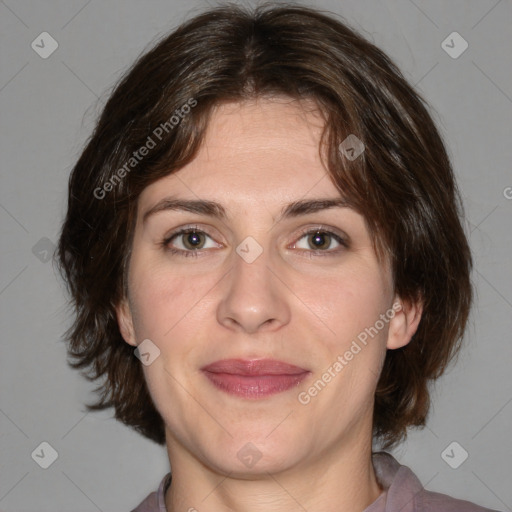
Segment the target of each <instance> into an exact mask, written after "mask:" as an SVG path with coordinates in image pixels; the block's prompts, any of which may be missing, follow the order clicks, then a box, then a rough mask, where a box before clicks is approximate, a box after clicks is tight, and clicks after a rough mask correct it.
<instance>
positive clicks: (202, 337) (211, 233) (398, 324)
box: [118, 99, 416, 475]
mask: <svg viewBox="0 0 512 512" xmlns="http://www.w3.org/2000/svg"><path fill="white" fill-rule="evenodd" d="M176 129H179V127H177V128H176ZM321 130H322V121H321V118H320V117H319V115H318V114H317V113H314V112H313V111H308V112H305V111H303V110H301V109H300V107H299V106H298V104H297V103H294V102H291V101H281V102H277V101H276V100H274V101H271V100H269V99H260V100H258V101H254V102H244V103H241V104H229V105H224V106H222V107H219V108H218V109H217V110H216V111H215V113H214V115H213V117H212V118H211V122H210V125H209V129H208V132H207V136H206V139H205V141H204V144H203V146H202V148H201V149H200V151H199V153H198V154H197V157H196V158H195V159H194V160H193V161H192V162H191V163H189V164H188V165H187V166H185V167H184V168H182V169H180V170H179V171H178V172H176V173H175V174H173V175H169V176H167V177H165V178H163V179H160V180H159V181H157V182H155V183H153V184H152V185H151V186H149V187H147V188H146V189H145V190H144V191H143V193H142V195H141V196H140V198H139V203H138V218H137V224H136V229H135V235H134V240H133V251H132V255H131V260H130V267H129V284H128V288H129V300H128V301H126V302H124V303H123V304H121V305H120V306H119V308H118V319H119V324H120V327H121V332H122V333H123V336H124V338H125V339H126V341H127V342H128V343H130V344H132V345H134V346H135V345H138V344H139V343H141V342H142V341H143V340H150V341H149V342H148V341H146V342H145V345H143V347H144V348H143V350H141V352H143V353H145V354H149V355H145V356H144V357H143V359H144V358H145V359H146V361H145V363H146V364H145V365H144V366H143V369H144V373H145V378H146V380H147V384H148V387H149V390H150V393H151V396H152V399H153V401H154V404H155V406H156V407H157V409H158V411H159V412H160V414H161V416H162V417H163V419H164V421H165V424H166V436H167V444H168V448H169V453H170V455H171V464H172V463H173V460H172V456H173V454H175V457H176V459H180V458H183V457H185V456H192V457H193V458H195V459H197V460H199V461H201V462H202V463H204V464H206V465H207V466H208V467H210V468H214V469H215V470H218V471H221V472H223V473H228V472H235V473H237V474H240V475H243V474H250V473H257V472H267V471H268V472H276V471H279V470H284V469H287V468H294V467H295V468H299V467H301V465H303V464H312V463H314V462H318V461H319V460H322V459H325V457H331V456H335V455H336V454H340V453H341V452H342V451H345V452H346V453H350V452H356V451H358V450H359V451H360V447H361V446H370V445H371V422H372V411H373V396H374V391H375V387H376V383H377V380H378V376H379V374H380V370H381V367H382V364H383V360H384V357H385V353H386V348H397V347H399V346H402V345H404V344H406V343H407V342H408V341H409V339H410V336H411V335H412V331H411V330H414V329H415V325H416V324H415V323H414V322H412V323H409V324H407V322H406V320H407V317H406V316H405V315H406V312H405V313H404V310H400V311H399V310H398V308H397V307H396V303H397V299H398V298H397V297H395V296H394V294H393V286H392V280H391V274H390V271H389V268H388V267H387V266H383V265H381V264H380V263H379V262H378V260H377V258H376V255H375V253H374V250H373V248H372V244H371V241H370V236H369V233H368V231H367V228H366V226H365V222H364V219H363V217H362V215H360V214H359V213H357V212H355V211H354V210H352V209H350V208H348V207H345V206H343V205H342V204H341V205H336V204H334V205H331V207H326V206H327V203H325V201H334V202H335V201H336V200H338V199H340V195H339V193H338V191H337V189H336V187H335V186H334V185H333V183H332V182H331V180H330V178H329V175H328V173H327V171H326V170H325V168H324V167H323V165H322V163H321V161H320V157H319V154H318V147H319V141H320V134H321ZM165 201H167V202H165ZM171 201H187V202H193V204H192V203H189V204H188V209H187V208H185V207H183V204H181V206H180V203H176V202H175V203H172V202H171ZM205 201H207V202H208V203H207V204H204V203H202V202H205ZM322 201H323V202H324V203H322ZM212 203H216V204H218V206H216V207H213V208H212ZM302 203H304V204H306V203H309V207H307V205H306V207H303V208H301V207H300V205H301V204H302ZM290 205H291V206H290ZM155 207H156V208H155ZM151 210H153V211H152V213H151ZM221 210H222V212H223V213H224V215H223V216H221V215H220V211H221ZM148 212H149V213H148ZM180 229H186V230H189V232H188V233H185V234H183V233H182V234H175V233H176V232H177V231H179V230H180ZM190 231H191V232H190ZM394 304H395V307H394ZM406 309H407V308H406ZM158 350H159V351H160V352H159V354H158ZM213 363H215V364H213Z"/></svg>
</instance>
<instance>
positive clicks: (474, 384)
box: [0, 0, 512, 512]
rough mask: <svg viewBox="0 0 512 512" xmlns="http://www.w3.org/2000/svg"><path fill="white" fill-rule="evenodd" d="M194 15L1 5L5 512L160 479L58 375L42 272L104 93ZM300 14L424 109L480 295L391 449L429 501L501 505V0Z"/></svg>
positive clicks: (129, 494) (61, 355)
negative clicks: (455, 186) (449, 162)
mask: <svg viewBox="0 0 512 512" xmlns="http://www.w3.org/2000/svg"><path fill="white" fill-rule="evenodd" d="M207 5H214V3H213V2H206V1H197V0H196V1H190V0H187V1H181V0H180V1H178V0H174V1H169V0H167V1H164V0H159V1H148V2H141V1H139V2H137V1H134V0H129V1H125V0H123V1H121V0H116V1H109V2H100V1H98V0H91V1H87V0H71V1H70V0H51V1H50V0H49V1H44V2H43V1H39V2H36V1H23V0H5V1H0V34H1V50H0V51H1V54H0V57H1V71H0V108H1V124H0V130H1V155H2V178H1V179H2V186H1V193H0V229H1V234H2V249H1V261H2V266H1V272H0V304H1V322H2V323H1V325H2V331H1V334H2V357H1V361H0V364H1V372H0V379H1V380H0V393H1V397H0V431H1V437H0V449H1V464H2V465H1V474H0V510H2V511H9V512H11V511H29V510H38V511H40V512H44V511H53V512H55V511H64V510H66V511H69V510H73V511H96V510H101V511H105V512H106V511H128V510H130V509H131V508H133V507H134V506H135V505H136V504H138V503H139V502H140V501H141V500H142V498H143V497H145V496H146V494H147V493H149V492H150V491H152V490H154V489H155V488H156V486H157V484H158V483H159V482H160V480H161V478H162V477H163V475H164V474H165V473H166V472H167V471H168V461H167V454H166V452H165V449H164V448H162V447H159V446H158V445H156V444H154V443H152V442H151V441H147V440H145V439H144V438H142V437H141V436H139V435H138V434H136V433H134V432H132V431H131V430H130V429H128V428H127V427H125V426H123V425H121V424H120V423H118V422H117V421H115V420H114V419H112V417H111V416H112V411H105V412H103V413H97V414H86V413H85V412H84V408H83V405H82V404H83V402H84V401H86V400H88V399H90V398H91V390H92V388H93V384H90V383H88V382H87V381H86V380H85V379H83V378H82V377H81V376H80V374H79V373H78V372H77V371H74V370H72V369H70V368H69V367H68V366H67V364H66V352H65V346H64V344H63V342H62V341H61V340H60V337H61V335H62V333H63V331H64V330H65V328H66V327H67V326H68V324H69V316H68V315H67V313H66V307H65V304H66V297H65V294H64V288H63V285H62V283H60V282H59V280H58V279H57V276H56V273H55V271H54V270H53V268H52V265H51V263H49V262H45V259H46V258H47V257H48V254H50V253H51V251H52V250H53V245H52V244H55V243H56V241H57V237H58V233H59V225H60V222H61V220H62V216H63V214H64V211H65V204H66V203H65V201H66V187H67V179H68V176H69V172H70V170H71V168H72V166H73V163H74V161H75V160H76V158H77V157H78V155H79V153H80V150H81V148H82V147H83V144H84V142H85V140H86V138H87V137H88V136H89V134H90V133H91V130H92V128H93V124H94V120H95V119H96V116H97V115H98V114H99V112H100V110H101V107H102V105H104V102H105V99H106V97H107V95H108V92H109V91H110V90H111V87H112V86H113V85H114V83H115V82H116V80H117V79H118V78H119V76H120V74H121V73H122V72H123V71H124V70H125V69H126V68H127V66H129V65H130V64H131V63H132V62H133V60H134V59H135V58H136V57H137V56H138V55H139V54H140V53H141V52H142V51H143V50H145V49H147V48H148V47H149V46H150V44H151V42H152V41H154V40H155V39H156V38H157V37H158V36H161V35H163V34H164V33H166V32H168V31H169V30H171V29H172V28H173V27H175V26H176V25H177V24H178V23H180V22H181V21H183V20H184V19H186V18H188V17H190V16H191V15H193V14H194V13H196V12H198V11H199V10H201V8H202V7H205V6H207ZM308 5H311V6H317V7H320V8H326V9H329V10H331V11H333V12H335V13H338V14H341V15H342V16H343V17H345V19H346V20H347V21H348V22H349V23H350V24H351V25H352V26H353V27H355V28H356V29H358V30H360V31H361V32H362V33H363V34H364V35H366V36H367V37H368V38H370V39H371V40H372V41H373V42H375V43H376V44H377V45H379V46H380V47H382V48H383V49H384V50H385V51H386V52H387V53H389V55H390V56H391V57H392V58H393V59H394V60H395V61H396V62H397V64H398V65H399V66H400V67H401V69H402V70H403V72H404V74H405V76H406V77H407V78H408V79H409V80H410V81H411V82H412V83H413V84H416V85H417V86H418V88H419V90H420V92H422V93H423V94H424V96H425V97H426V99H427V100H428V101H429V102H430V103H431V104H432V105H433V106H434V108H435V109H436V112H437V113H435V114H434V115H435V119H436V121H437V122H438V124H439V126H440V129H441V131H442V133H443V134H444V136H445V139H446V141H447V145H448V146H449V150H450V154H451V156H452V158H453V163H454V167H455V170H456V173H457V176H458V179H459V182H460V186H461V190H462V193H463V196H464V200H465V205H466V210H467V218H468V221H467V230H468V232H469V233H470V241H471V246H472V249H473V251H474V257H475V263H476V269H475V272H474V275H473V281H474V284H475V287H476V291H477V297H476V302H475V307H474V310H473V314H472V317H471V322H470V326H469V329H468V332H467V336H466V349H465V351H464V352H463V354H462V355H461V357H460V358H459V361H458V364H457V365H456V366H453V367H452V368H451V369H450V371H449V372H448V373H447V374H446V375H445V376H444V377H443V378H442V379H441V380H440V381H438V383H437V384H436V386H435V388H434V390H433V402H434V406H433V409H432V412H431V415H430V417H429V421H428V425H427V428H425V429H424V430H422V431H412V432H411V434H410V436H409V439H408V441H407V442H406V443H405V444H403V445H402V446H400V447H399V448H398V449H396V450H395V451H394V452H393V454H394V455H395V456H396V457H397V458H398V459H399V460H400V461H401V462H402V463H403V464H406V465H409V466H410V467H411V468H412V469H413V470H414V471H415V472H416V474H417V475H418V477H419V478H420V480H421V481H422V483H423V484H424V485H425V486H426V487H427V488H428V489H431V490H436V491H438V492H444V493H447V494H450V495H453V496H457V497H460V498H465V499H468V500H470V501H475V502H477V503H479V504H481V505H484V506H487V507H490V508H495V509H498V510H502V511H504V510H512V486H511V485H510V475H511V474H512V470H511V464H510V456H511V455H512V442H511V438H510V425H511V423H512V422H511V419H512V404H511V401H512V381H511V378H510V362H511V355H512V343H511V334H510V333H511V327H512V323H511V320H510V318H511V316H512V268H511V265H510V254H509V253H510V249H511V247H512V243H511V242H512V236H511V231H510V221H511V220H512V218H511V213H512V188H510V187H512V173H511V171H510V162H511V156H512V149H511V148H512V144H511V143H510V127H511V124H510V121H511V113H512V80H511V78H512V76H511V66H510V48H512V41H511V39H512V31H511V21H512V4H511V3H510V2H509V1H505V0H501V1H497V0H485V1H484V0H482V1H451V2H450V3H449V4H447V3H446V2H443V1H441V0H436V1H429V2H426V1H420V0H415V1H414V2H413V1H411V0H394V1H389V2H377V1H370V0H363V1H358V2H357V1H342V2H340V1H334V0H331V1H328V0H323V1H310V2H308ZM453 31H457V32H459V33H460V34H461V36H462V37H463V38H464V39H465V40H466V41H467V42H468V44H469V47H468V49H467V50H466V51H465V52H464V53H463V54H462V55H460V56H459V57H458V58H452V57H451V56H449V55H448V54H447V53H446V52H445V51H444V49H443V48H442V47H441V43H442V41H443V40H445V38H446V37H447V36H448V35H449V34H451V33H452V32H453ZM42 32H48V33H49V34H51V36H52V37H53V38H54V39H55V40H56V41H57V42H58V45H59V46H58V49H57V50H56V51H55V52H54V53H53V54H52V55H51V56H49V57H48V58H47V59H43V58H41V57H40V56H39V54H38V53H36V52H35V51H34V50H33V49H32V47H31V43H32V41H34V40H36V42H37V39H36V38H38V36H39V34H41V33H42ZM39 41H40V39H39ZM454 44H455V43H454ZM458 44H459V43H457V45H458ZM46 48H48V46H46ZM455 48H456V49H457V48H458V46H456V47H455ZM41 239H42V240H41ZM34 247H35V248H34ZM45 251H46V252H45ZM43 441H46V442H48V443H49V444H50V445H51V446H52V447H53V448H54V449H55V450H56V451H57V452H58V458H57V459H56V460H55V462H54V463H53V464H52V465H51V466H50V467H49V468H48V469H42V468H41V467H40V466H39V465H38V464H36V462H35V461H34V460H33V458H32V457H31V454H32V452H33V451H34V450H35V449H36V448H37V447H38V446H39V445H40V443H41V442H43ZM453 441H456V442H457V443H459V445H460V446H462V447H463V448H464V449H465V450H466V451H467V452H468V454H469V457H468V458H467V460H465V461H464V463H463V464H461V465H460V466H459V467H458V468H457V469H452V468H451V467H450V466H449V465H448V464H447V463H446V462H445V460H443V458H442V456H441V454H442V452H443V451H444V450H445V448H446V447H447V446H448V445H449V444H450V443H452V442H453ZM47 453H48V452H47ZM452 453H453V457H452V458H455V459H456V458H457V457H460V454H461V453H462V452H461V449H460V448H458V447H456V449H455V450H454V452H450V454H452Z"/></svg>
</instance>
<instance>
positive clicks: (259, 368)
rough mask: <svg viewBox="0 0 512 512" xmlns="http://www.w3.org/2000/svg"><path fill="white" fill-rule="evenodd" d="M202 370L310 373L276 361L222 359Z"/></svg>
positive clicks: (247, 372) (288, 373) (249, 373)
mask: <svg viewBox="0 0 512 512" xmlns="http://www.w3.org/2000/svg"><path fill="white" fill-rule="evenodd" d="M201 370H203V371H207V372H212V373H228V374H232V375H300V374H302V373H305V372H307V371H308V370H306V369H304V368H300V367H299V366H295V365H293V364H288V363H285V362H283V361H277V360H275V359H222V360H219V361H215V362H214V363H211V364H208V365H206V366H203V367H202V368H201Z"/></svg>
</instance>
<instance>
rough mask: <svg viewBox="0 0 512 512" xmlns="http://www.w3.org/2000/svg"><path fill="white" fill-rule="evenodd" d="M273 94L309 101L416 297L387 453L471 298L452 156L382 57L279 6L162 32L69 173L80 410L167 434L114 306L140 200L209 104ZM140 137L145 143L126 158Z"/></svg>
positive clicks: (418, 421) (401, 352)
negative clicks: (105, 412) (91, 398)
mask: <svg viewBox="0 0 512 512" xmlns="http://www.w3.org/2000/svg"><path fill="white" fill-rule="evenodd" d="M283 95H284V96H287V97H290V98H292V99H297V100H300V99H312V100H314V102H315V104H316V105H318V107H319V109H320V111H321V112H322V114H323V116H324V119H325V129H324V132H323V135H322V142H324V143H325V144H321V147H324V148H327V149H326V151H325V154H323V157H324V158H325V159H326V161H327V168H328V170H329V173H330V175H331V177H332V179H333V182H334V183H335V184H336V186H337V187H338V189H339V191H340V194H341V195H342V196H343V197H345V198H347V200H348V201H350V203H351V205H352V206H353V207H354V208H355V209H356V210H357V211H359V212H360V213H361V214H363V215H364V217H365V219H366V222H367V225H368V228H369V230H370V234H371V236H372V241H373V243H374V248H375V250H376V252H377V254H378V255H379V257H381V256H382V255H386V256H387V257H389V261H390V264H391V268H392V274H393V280H394V286H395V292H396V293H397V294H398V295H399V296H400V297H401V298H402V299H403V300H406V301H407V300H411V301H416V300H421V301H422V302H423V316H422V319H421V322H420V324H419V327H418V329H417V331H416V333H415V335H414V336H413V338H412V340H411V342H410V343H409V344H407V345H406V346H404V347H402V348H399V349H396V350H388V351H387V355H386V359H385V363H384V367H383V370H382V374H381V376H380V380H379V382H378V385H377V390H376V394H375V407H374V419H373V434H374V438H376V439H379V440H380V441H381V442H382V446H383V447H384V448H389V447H392V446H394V445H395V444H397V443H398V442H400V441H401V440H403V439H404V438H405V437H406V433H407V427H408V426H412V425H416V426H421V425H424V424H425V421H426V417H427V414H428V411H429V406H430V395H429V389H428V384H429V381H432V380H434V379H436V378H437V377H439V376H440V375H441V374H442V373H443V371H444V370H445V368H446V366H447V364H448V363H449V362H450V361H451V360H452V358H453V357H454V355H455V354H456V353H457V352H458V350H459V348H460V343H461V340H462V336H463V333H464V329H465V325H466V322H467V318H468V314H469V309H470V304H471V298H472V290H471V284H470V271H471V265H472V262H471V254H470V250H469V247H468V243H467V240H466V236H465V234H464V230H463V228H462V225H461V221H460V218H461V215H462V204H461V200H460V196H459V192H458V190H457V187H456V183H455V181H454V176H453V172H452V169H451V164H450V161H449V158H448V156H447V153H446V150H445V147H444V145H443V142H442V139H441V137H440V135H439V133H438V131H437V129H436V126H435V124H434V122H433V120H432V118H431V116H430V115H429V113H428V111H427V107H428V105H427V103H426V102H425V100H424V99H423V98H421V96H419V95H418V93H417V92H416V91H414V89H413V88H412V87H411V86H410V85H409V84H408V83H407V82H406V80H405V79H404V78H403V76H402V74H401V73H400V71H399V70H398V69H397V67H396V66H395V65H394V63H393V62H392V61H391V60H390V59H389V58H388V57H387V56H386V55H385V54H384V53H383V52H382V51H381V50H379V49H378V48H377V47H375V46H374V45H373V44H371V43H370V42H368V41H367V40H365V39H364V38H363V37H361V36H360V35H359V34H357V33H356V32H354V31H353V30H352V29H350V28H349V27H348V26H346V24H345V23H342V22H340V21H338V20H337V19H335V18H334V17H333V16H331V15H329V14H325V13H323V12H320V11H318V10H315V9H311V8H306V7H302V6H296V5H290V4H286V5H283V3H282V2H280V3H279V4H267V5H263V6H260V7H257V8H255V9H254V10H251V9H248V8H244V7H239V6H235V5H232V4H225V5H223V6H221V7H217V8H214V9H211V10H208V11H206V12H204V13H201V14H199V15H197V16H196V17H194V18H193V19H191V20H189V21H188V22H185V23H184V24H182V25H181V26H180V27H178V28H177V29H176V30H174V31H173V32H172V33H171V34H170V35H168V36H166V37H165V38H164V39H163V40H161V41H160V42H159V43H158V44H157V45H156V46H155V47H154V48H153V49H152V50H150V51H149V52H147V53H146V54H145V55H143V56H142V57H140V58H139V59H138V61H137V62H136V63H135V64H134V65H133V67H132V68H131V69H130V70H129V71H128V72H127V74H126V75H125V76H124V77H123V78H122V79H121V80H120V82H119V84H118V85H117V87H116V88H115V90H114V91H113V93H112V94H111V96H110V98H109V100H108V102H107V103H106V105H105V107H104V110H103V112H102V114H101V116H100V118H99V121H98V122H97V125H96V128H95V130H94V132H93V134H92V136H91V138H90V139H89V141H88V143H87V145H86V147H85V149H84V150H83V152H82V154H81V156H80V158H79V160H78V162H77V163H76V165H75V167H74V169H73V171H72V174H71V176H70V180H69V190H68V210H67V215H66V218H65V220H64V223H63V226H62V232H61V235H60V240H59V245H58V251H57V260H58V265H59V270H60V271H61V273H62V276H63V278H64V279H65V281H66V283H67V286H68V291H69V293H70V295H71V297H72V301H71V305H72V309H73V313H74V322H73V324H72V325H71V327H70V328H69V329H68V331H67V332H66V334H65V337H66V341H67V343H68V354H69V355H70V356H71V357H72V358H73V359H74V361H73V362H70V363H69V364H70V365H71V366H72V367H74V368H83V369H87V371H85V370H82V373H83V374H84V375H85V376H86V377H87V378H88V379H89V380H91V381H92V380H95V379H98V378H100V377H102V378H104V382H103V383H102V384H101V385H100V386H99V387H97V388H96V389H95V392H96V393H98V394H99V399H98V401H97V402H96V403H94V404H86V405H87V409H88V410H98V409H104V408H106V407H111V406H113V407H114V408H115V417H116V418H117V419H118V420H120V421H121V422H123V423H125V424H126V425H129V426H131V427H133V428H134V429H135V430H137V431H138V432H140V433H141V434H143V435H144V436H146V437H147V438H149V439H152V440H154V441H155V442H157V443H160V444H164V443H165V434H164V423H163V420H162V417H161V416H160V414H159V413H158V411H157V410H156V408H155V406H154V403H153V401H152V399H151V397H150V394H149V392H148V388H147V386H146V383H145V380H144V375H143V372H142V367H141V364H140V362H139V360H138V359H137V358H136V357H134V352H133V347H132V346H130V345H128V344H127V343H125V342H124V340H123V338H122V336H121V334H120V331H119V328H118V324H117V319H116V312H115V306H116V305H117V304H119V302H120V300H121V299H122V298H123V297H124V296H125V293H126V291H127V290H126V285H125V283H126V268H127V262H128V261H129V257H130V248H131V243H132V236H133V231H134V221H135V218H136V211H137V200H138V197H139V195H140V193H141V192H142V190H143V189H144V188H145V187H147V186H148V185H149V184H151V183H153V182H154V181H156V180H158V179H159V178H162V177H164V176H166V175H168V174H171V173H172V172H174V171H176V170H177V169H180V168H181V167H183V166H184V165H186V164H187V163H188V162H190V161H191V160H192V159H193V158H194V156H195V154H196V153H197V151H198V149H199V147H200V144H201V141H202V140H203V137H204V134H205V130H206V128H207V126H208V119H209V117H210V115H211V112H212V109H213V108H214V107H215V106H217V105H219V104H220V103H222V102H228V101H243V100H246V99H251V98H255V97H260V96H269V97H272V96H283ZM186 107H187V108H186ZM158 128H159V130H158ZM156 134H160V135H161V138H159V137H157V135H156ZM349 134H354V135H356V136H357V137H358V139H360V140H361V141H362V142H363V143H364V145H365V151H364V152H363V153H362V154H361V155H360V157H358V158H356V159H355V160H351V159H348V158H346V157H344V156H343V154H342V153H341V152H340V149H339V146H340V143H341V142H342V141H343V140H344V139H345V138H346V137H347V136H348V135H349ZM164 135H165V136H164ZM150 139H151V141H153V142H154V143H155V144H154V145H152V144H150ZM157 139H158V140H157ZM143 146H146V147H150V146H151V147H150V149H149V151H146V152H145V156H144V157H143V158H142V157H141V158H140V159H139V158H137V159H136V158H135V157H134V154H135V152H137V151H138V150H140V148H142V147H143ZM140 153H142V151H141V152H140ZM140 153H138V155H139V156H141V155H140Z"/></svg>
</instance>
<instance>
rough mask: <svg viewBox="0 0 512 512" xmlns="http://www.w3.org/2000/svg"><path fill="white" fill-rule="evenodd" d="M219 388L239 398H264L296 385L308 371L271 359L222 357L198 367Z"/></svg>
mask: <svg viewBox="0 0 512 512" xmlns="http://www.w3.org/2000/svg"><path fill="white" fill-rule="evenodd" d="M201 370H202V372H203V373H204V375H205V376H206V377H207V378H208V379H209V381H210V382H211V383H212V384H213V385H214V386H215V387H217V388H218V389H220V390H221V391H224V392H226V393H228V394H231V395H236V396H240V397H242V398H253V399H254V398H256V399H257V398H265V397H267V396H270V395H274V394H276V393H281V392H284V391H287V390H289V389H291V388H293V387H295V386H297V385H299V384H300V383H301V382H302V381H303V380H304V379H305V378H306V377H307V376H308V375H309V373H310V372H309V371H308V370H306V369H304V368H300V367H298V366H295V365H292V364H288V363H285V362H283V361H277V360H274V359H252V360H246V359H223V360H220V361H216V362H214V363H211V364H209V365H207V366H204V367H203V368H201Z"/></svg>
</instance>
